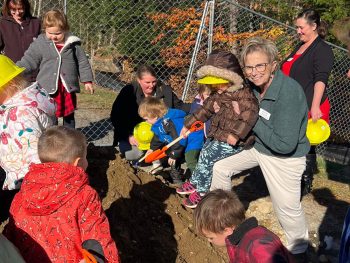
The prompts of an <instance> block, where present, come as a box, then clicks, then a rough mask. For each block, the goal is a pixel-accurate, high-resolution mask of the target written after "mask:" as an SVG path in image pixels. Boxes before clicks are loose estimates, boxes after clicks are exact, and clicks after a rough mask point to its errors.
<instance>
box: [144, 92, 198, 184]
mask: <svg viewBox="0 0 350 263" xmlns="http://www.w3.org/2000/svg"><path fill="white" fill-rule="evenodd" d="M139 115H140V116H141V118H143V119H145V120H146V121H147V122H148V123H150V124H152V128H151V130H152V131H153V133H154V136H153V138H152V141H151V146H150V151H148V152H147V153H146V154H148V153H150V152H151V151H154V150H157V149H161V148H162V147H163V146H165V145H167V144H168V143H170V142H172V141H173V140H174V139H176V138H177V137H179V136H180V131H181V128H182V127H183V123H184V118H185V116H186V113H185V112H184V111H182V110H178V109H169V108H168V107H167V106H166V105H165V103H164V102H163V101H162V100H161V99H158V98H155V97H146V98H145V99H144V100H143V101H142V102H141V104H140V106H139ZM191 136H193V137H191V138H192V139H191V143H190V144H189V143H188V142H187V139H182V140H181V141H180V142H178V143H176V144H174V145H173V146H172V147H170V148H169V149H168V150H167V152H166V153H167V156H169V158H168V163H169V165H170V166H171V171H170V176H171V178H172V180H173V182H174V184H180V183H182V178H181V177H182V175H181V173H180V171H181V167H180V165H181V160H182V159H183V157H185V160H186V162H188V163H191V164H193V163H196V160H193V159H194V158H196V154H195V152H199V151H200V149H201V148H202V146H203V140H204V137H203V135H202V134H196V133H192V135H191ZM197 156H198V155H197Z"/></svg>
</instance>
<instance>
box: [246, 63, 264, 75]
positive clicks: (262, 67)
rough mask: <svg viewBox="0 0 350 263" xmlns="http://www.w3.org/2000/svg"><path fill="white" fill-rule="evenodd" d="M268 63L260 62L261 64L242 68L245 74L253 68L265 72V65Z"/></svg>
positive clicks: (249, 72) (251, 71)
mask: <svg viewBox="0 0 350 263" xmlns="http://www.w3.org/2000/svg"><path fill="white" fill-rule="evenodd" d="M268 64H270V63H261V64H257V65H255V66H245V67H244V68H243V69H244V71H245V73H246V74H252V73H253V70H254V69H255V70H256V71H257V72H260V73H262V72H265V70H266V66H267V65H268Z"/></svg>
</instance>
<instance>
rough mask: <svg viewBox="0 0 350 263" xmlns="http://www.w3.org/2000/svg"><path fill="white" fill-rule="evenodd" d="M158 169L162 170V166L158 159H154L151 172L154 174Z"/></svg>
mask: <svg viewBox="0 0 350 263" xmlns="http://www.w3.org/2000/svg"><path fill="white" fill-rule="evenodd" d="M160 171H163V166H162V164H161V162H160V161H159V160H156V161H154V162H153V163H152V169H151V171H150V172H151V174H153V175H156V174H157V173H159V172H160Z"/></svg>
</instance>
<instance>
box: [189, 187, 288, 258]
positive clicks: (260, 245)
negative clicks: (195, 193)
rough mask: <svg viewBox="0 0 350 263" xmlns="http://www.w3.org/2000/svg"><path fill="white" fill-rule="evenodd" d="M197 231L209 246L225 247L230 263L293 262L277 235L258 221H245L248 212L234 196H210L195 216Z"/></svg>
mask: <svg viewBox="0 0 350 263" xmlns="http://www.w3.org/2000/svg"><path fill="white" fill-rule="evenodd" d="M193 219H194V227H195V229H196V231H197V232H198V233H200V234H202V235H203V236H205V237H206V238H207V239H208V241H209V242H210V243H213V244H214V245H218V246H225V245H226V248H227V253H228V256H229V258H230V262H231V263H233V262H239V263H254V262H256V263H257V262H259V263H277V262H279V263H282V262H294V261H293V259H292V257H291V254H290V253H289V252H288V250H287V249H286V248H285V247H284V246H283V244H282V243H281V240H280V239H279V238H278V236H276V235H275V234H274V233H272V232H271V231H269V230H268V229H266V228H265V227H262V226H259V225H258V221H257V220H256V218H255V217H251V218H248V219H246V218H245V209H244V207H243V204H242V203H241V201H240V200H239V199H238V197H237V196H236V194H235V193H233V192H228V191H224V190H221V189H217V190H214V191H212V192H210V193H209V194H207V195H206V196H205V197H203V199H202V200H201V201H200V202H199V204H198V206H197V208H196V210H195V211H194V215H193Z"/></svg>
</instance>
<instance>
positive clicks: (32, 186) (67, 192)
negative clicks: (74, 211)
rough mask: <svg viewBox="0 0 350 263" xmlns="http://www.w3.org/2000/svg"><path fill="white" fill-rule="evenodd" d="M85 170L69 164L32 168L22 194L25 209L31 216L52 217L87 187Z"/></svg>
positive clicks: (43, 164) (22, 187)
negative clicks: (50, 215)
mask: <svg viewBox="0 0 350 263" xmlns="http://www.w3.org/2000/svg"><path fill="white" fill-rule="evenodd" d="M88 183H89V182H88V177H87V175H86V173H85V172H84V170H83V169H82V168H80V167H75V166H73V165H70V164H66V163H42V164H32V165H31V166H30V168H29V172H28V173H27V174H26V176H25V178H24V180H23V183H22V186H21V190H20V193H21V194H22V204H23V207H24V209H25V210H26V211H27V212H28V213H29V214H31V215H36V216H38V215H49V214H52V213H53V212H55V211H57V209H59V208H60V207H62V206H63V205H64V204H65V203H67V202H68V201H69V200H71V199H72V198H75V197H76V194H77V193H78V192H79V191H81V189H82V188H83V187H84V186H85V185H87V184H88Z"/></svg>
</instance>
